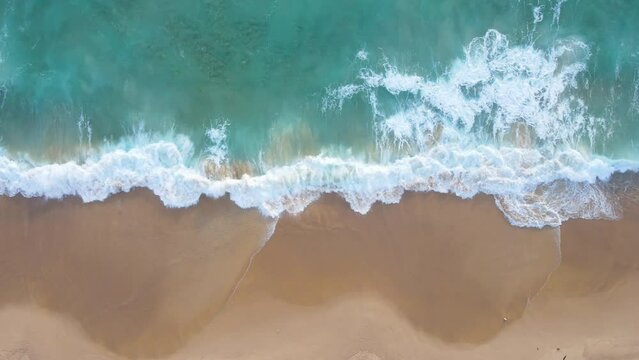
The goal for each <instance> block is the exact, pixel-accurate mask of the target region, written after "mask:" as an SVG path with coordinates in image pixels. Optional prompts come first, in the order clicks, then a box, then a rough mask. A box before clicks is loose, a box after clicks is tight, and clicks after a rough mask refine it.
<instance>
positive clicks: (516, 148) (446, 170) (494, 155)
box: [0, 30, 639, 227]
mask: <svg viewBox="0 0 639 360" xmlns="http://www.w3.org/2000/svg"><path fill="white" fill-rule="evenodd" d="M588 56H589V49H588V47H587V46H586V45H585V44H584V43H582V42H580V41H578V40H563V41H559V42H557V44H555V46H554V47H552V48H551V49H549V50H547V51H542V50H539V49H535V48H534V47H533V46H532V45H526V46H510V45H509V43H508V39H507V38H506V36H504V35H502V34H500V33H499V32H497V31H495V30H490V31H488V32H487V33H486V35H485V36H483V37H480V38H477V39H475V40H473V41H472V42H471V43H470V44H469V45H468V46H467V47H466V49H465V56H464V57H463V58H462V59H459V60H457V61H455V62H454V63H453V64H452V66H451V67H450V69H449V71H448V72H447V73H446V74H444V75H442V76H440V77H439V78H437V79H435V80H427V79H425V78H423V77H421V76H418V75H407V74H402V73H401V72H400V71H399V70H398V69H397V68H396V67H394V66H391V65H389V64H384V65H383V66H382V71H381V72H377V71H375V70H374V69H372V68H373V66H371V67H366V66H365V67H363V69H362V70H361V71H360V74H359V76H358V77H357V78H356V79H355V80H354V82H353V83H350V84H346V85H342V86H338V87H336V88H335V89H332V90H329V91H328V93H327V95H326V97H325V100H324V109H325V111H340V109H341V108H342V107H343V106H344V104H345V103H346V102H348V101H354V100H355V99H356V98H363V99H365V101H366V102H367V103H368V104H369V105H370V107H371V113H372V121H373V122H374V124H375V131H376V139H377V151H378V153H379V155H380V156H379V157H378V158H379V160H378V161H364V160H362V159H361V158H359V157H357V156H355V155H340V156H336V155H333V154H332V155H330V156H329V155H326V154H322V153H320V154H318V155H315V156H306V157H303V158H300V159H298V160H295V161H293V162H290V163H289V164H287V165H282V166H267V165H264V164H260V171H258V172H254V173H248V172H245V173H244V174H242V172H240V173H238V176H235V177H233V176H227V173H225V172H220V171H219V169H223V168H227V169H228V168H229V167H233V166H234V163H233V161H231V160H229V159H228V156H227V154H226V152H227V145H226V135H225V131H226V129H227V127H228V126H229V124H228V123H227V122H224V123H221V124H220V125H219V126H217V127H213V128H211V129H209V131H207V135H208V136H209V138H210V140H211V143H212V145H211V146H210V148H209V149H208V151H207V153H206V154H205V155H204V156H202V157H197V156H194V150H193V145H192V142H191V141H190V140H189V139H188V138H187V137H185V136H181V135H174V136H171V137H166V138H154V137H150V136H142V137H140V136H138V137H134V138H130V139H125V140H123V141H122V142H121V143H120V144H119V145H110V146H103V147H102V148H100V149H97V150H94V151H93V152H91V153H90V154H88V155H87V157H86V159H84V160H83V161H81V162H80V161H70V162H67V163H56V164H34V163H33V162H30V161H27V160H26V159H20V158H17V157H16V156H12V155H10V154H8V153H4V154H1V156H0V193H1V194H3V195H8V196H15V195H18V194H20V195H23V196H27V197H36V196H42V197H47V198H60V197H64V196H71V195H76V196H79V197H81V198H82V199H83V200H84V201H101V200H104V199H105V198H107V197H108V196H110V195H112V194H115V193H118V192H126V191H129V190H131V189H133V188H137V187H144V188H148V189H150V190H152V191H153V192H154V193H155V194H156V195H157V196H159V197H160V199H161V200H162V201H163V202H164V204H165V205H166V206H169V207H186V206H191V205H193V204H195V203H197V202H198V200H199V199H200V197H201V196H202V195H204V196H208V197H212V198H218V197H221V196H224V195H226V194H228V195H229V196H230V198H231V200H233V201H234V202H235V203H236V204H238V205H239V206H241V207H243V208H259V209H260V210H261V212H262V213H263V214H264V215H266V216H272V217H277V216H279V215H280V214H282V213H283V212H291V213H296V212H300V211H301V210H303V209H304V208H305V207H306V206H307V205H308V204H310V203H311V202H313V201H315V200H316V199H318V198H319V197H320V195H321V194H323V193H337V194H339V195H340V196H342V197H343V198H344V199H345V200H346V201H348V203H349V204H350V205H351V207H352V209H353V210H354V211H357V212H360V213H365V212H367V211H368V210H369V209H370V207H371V205H372V204H373V203H375V202H377V201H381V202H384V203H395V202H398V201H399V200H400V198H401V196H402V195H403V193H404V192H405V191H420V192H425V191H434V192H441V193H453V194H455V195H457V196H459V197H462V198H469V197H472V196H474V195H476V194H478V193H485V194H490V195H494V196H495V199H496V202H497V205H498V206H499V208H500V209H501V210H502V211H503V212H504V215H505V216H506V218H507V219H508V220H509V221H510V223H512V224H513V225H516V226H532V227H543V226H547V225H550V226H557V225H559V224H561V222H562V221H564V220H566V219H570V218H616V217H618V216H619V211H618V210H617V209H618V207H617V206H616V205H615V199H614V197H613V196H611V193H610V191H608V189H607V187H606V185H605V182H606V181H607V180H609V179H610V177H611V176H612V175H613V174H615V173H622V172H627V171H637V170H639V163H638V162H636V161H633V160H624V159H610V158H607V157H605V156H601V155H597V154H595V153H594V151H592V150H591V149H593V148H594V146H595V145H596V144H597V143H598V142H603V141H605V139H606V136H608V135H607V134H608V132H607V128H606V121H605V119H601V118H598V117H595V116H592V115H590V114H589V111H588V107H587V104H586V102H585V100H583V99H582V97H580V95H581V94H582V93H583V92H584V91H585V90H584V88H583V87H584V86H586V85H587V84H586V80H585V79H584V78H583V73H584V72H585V71H586V65H585V61H586V60H587V58H588ZM358 59H360V60H361V61H362V62H365V61H366V57H365V56H359V55H358ZM211 166H212V168H213V169H214V172H215V169H217V170H218V173H217V174H213V175H212V174H211V171H209V170H210V168H211Z"/></svg>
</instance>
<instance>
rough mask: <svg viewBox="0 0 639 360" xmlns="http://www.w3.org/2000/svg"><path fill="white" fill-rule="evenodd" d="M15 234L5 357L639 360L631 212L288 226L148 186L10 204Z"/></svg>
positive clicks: (341, 205)
mask: <svg viewBox="0 0 639 360" xmlns="http://www.w3.org/2000/svg"><path fill="white" fill-rule="evenodd" d="M0 228H1V229H2V230H3V231H2V237H0V243H1V244H2V249H3V251H2V252H1V254H0V270H1V271H0V273H1V274H2V276H1V277H0V288H2V289H3V290H2V292H0V323H1V324H3V326H1V327H0V359H69V358H86V359H124V358H153V359H302V358H303V359H353V360H372V359H424V358H437V359H500V358H503V359H506V358H517V359H563V358H564V356H565V357H566V359H633V358H637V357H639V336H637V335H636V334H639V322H638V321H636V320H639V308H637V306H636V301H635V300H634V299H637V296H639V272H637V270H638V268H639V243H637V241H636V239H637V237H636V234H637V233H638V231H639V207H638V206H637V205H636V203H634V202H631V201H627V202H626V203H624V218H623V219H621V220H618V221H604V220H572V221H568V222H566V223H565V224H564V225H562V226H561V227H560V228H551V227H546V228H543V229H529V228H517V227H513V226H512V225H510V224H508V222H507V221H506V220H505V219H504V217H503V215H502V214H501V212H500V211H499V210H498V209H497V207H496V206H495V204H494V200H493V199H492V198H491V197H488V196H480V197H476V198H474V199H472V200H461V199H458V198H456V197H453V196H449V195H442V194H434V193H429V194H423V193H422V194H420V193H407V194H405V195H404V197H403V199H402V200H401V202H400V203H399V204H394V205H383V204H376V205H374V207H373V209H372V210H371V211H370V212H369V213H368V214H366V215H361V214H357V213H355V212H353V211H352V210H351V209H350V208H349V206H348V204H347V203H346V202H344V201H343V200H342V199H340V198H338V197H336V196H332V195H326V196H324V197H322V198H321V199H320V200H319V201H317V202H315V203H314V204H312V205H311V206H309V207H307V208H306V209H305V210H304V211H303V212H302V213H300V214H297V215H287V216H283V217H282V218H280V219H279V220H278V221H277V223H276V222H275V220H273V219H268V218H265V217H263V216H262V215H260V214H259V213H258V212H257V211H255V210H243V209H240V208H238V207H237V206H235V205H234V204H233V203H232V202H230V201H229V200H227V199H218V200H209V199H204V198H203V199H202V200H201V201H200V203H199V204H198V205H197V206H194V207H191V208H188V209H167V208H165V207H164V206H163V205H162V203H161V202H160V201H159V200H158V199H157V198H156V197H155V196H154V195H152V194H151V193H149V192H148V191H145V190H137V191H134V192H132V193H128V194H118V195H116V196H114V197H112V198H109V199H108V200H106V201H105V202H101V203H90V204H84V203H82V202H81V201H79V200H78V199H76V198H67V199H65V200H61V201H53V200H49V201H46V200H43V199H24V198H20V197H14V198H6V197H5V198H1V199H0ZM267 240H268V241H267Z"/></svg>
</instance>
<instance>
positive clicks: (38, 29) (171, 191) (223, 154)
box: [0, 0, 639, 226]
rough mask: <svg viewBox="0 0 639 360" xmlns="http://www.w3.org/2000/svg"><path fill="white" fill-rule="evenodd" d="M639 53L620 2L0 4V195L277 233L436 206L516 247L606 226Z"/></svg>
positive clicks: (7, 0)
mask: <svg viewBox="0 0 639 360" xmlns="http://www.w3.org/2000/svg"><path fill="white" fill-rule="evenodd" d="M638 33H639V4H637V2H636V1H634V0H529V1H527V0H484V1H470V0H446V1H445V0H396V1H368V0H351V1H342V0H325V1H315V0H245V1H235V0H233V1H231V0H229V1H226V0H183V1H172V0H139V1H128V0H60V1H46V0H3V1H0V60H1V62H0V194H4V195H17V194H22V195H24V196H45V197H52V198H59V197H63V196H68V195H78V196H80V197H82V198H83V199H84V200H85V201H96V200H103V199H104V198H106V197H107V196H109V195H111V194H114V193H117V192H120V191H129V190H130V189H132V188H135V187H147V188H150V189H151V190H152V191H153V192H155V193H156V194H157V195H158V196H160V198H161V199H162V201H164V203H165V204H166V205H167V206H188V205H192V204H194V203H196V202H197V201H198V199H199V197H200V196H201V195H206V196H211V197H219V196H222V195H224V194H229V195H230V197H231V199H232V200H234V201H235V202H236V203H237V204H238V205H240V206H242V207H258V208H260V209H261V210H262V211H263V212H264V213H265V214H267V215H269V216H278V215H279V214H281V213H282V212H285V211H288V212H297V211H300V210H301V209H303V208H304V207H305V206H306V205H307V204H308V203H310V202H312V201H314V200H315V199H317V198H318V197H319V196H320V195H321V194H322V193H327V192H333V193H338V194H340V195H341V196H342V197H344V198H345V199H346V200H347V201H348V202H349V203H350V204H351V206H352V208H353V209H354V210H356V211H359V212H366V211H368V209H369V208H370V206H371V204H372V203H374V202H376V201H383V202H386V203H392V202H396V201H399V198H401V195H402V193H403V192H404V191H406V190H411V191H438V192H450V193H454V194H457V195H458V196H461V197H472V196H474V195H475V194H477V193H487V194H492V195H494V196H495V197H496V201H497V204H498V206H499V207H500V209H502V210H503V211H504V213H505V214H506V217H507V218H508V219H509V220H510V221H511V223H513V224H515V225H519V226H544V225H558V224H560V223H561V222H562V221H564V220H566V219H569V218H575V217H577V218H614V217H617V216H619V213H618V207H617V205H616V203H615V202H614V201H613V200H611V199H612V198H613V197H612V196H610V191H609V189H608V188H607V187H606V186H608V185H605V183H606V182H607V181H608V180H609V179H610V178H611V176H613V175H614V174H615V173H622V172H626V171H637V170H639V163H638V162H637V161H639V41H637V40H636V34H638ZM602 184H604V185H602Z"/></svg>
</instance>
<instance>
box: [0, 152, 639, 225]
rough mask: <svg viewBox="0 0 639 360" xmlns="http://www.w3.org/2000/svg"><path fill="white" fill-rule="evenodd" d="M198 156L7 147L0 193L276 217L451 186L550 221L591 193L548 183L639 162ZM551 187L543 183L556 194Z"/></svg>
mask: <svg viewBox="0 0 639 360" xmlns="http://www.w3.org/2000/svg"><path fill="white" fill-rule="evenodd" d="M190 153H191V152H190V150H189V148H188V146H180V145H178V144H176V143H174V142H166V141H159V142H155V143H148V144H145V145H141V146H136V147H133V148H131V149H129V150H121V149H120V150H112V151H110V152H107V153H103V154H101V155H99V156H98V157H97V158H90V159H88V160H87V161H86V163H84V164H78V163H75V162H68V163H64V164H47V165H39V166H33V165H25V163H23V162H20V161H16V160H11V159H10V158H9V157H8V156H6V154H5V155H4V156H0V193H2V194H5V195H9V196H13V195H17V194H21V195H23V196H27V197H35V196H44V197H47V198H61V197H63V196H69V195H77V196H80V197H81V198H82V199H83V200H84V201H87V202H89V201H101V200H104V199H106V198H107V197H108V196H109V195H112V194H115V193H118V192H126V191H129V190H131V189H133V188H136V187H144V188H148V189H150V190H151V191H153V192H154V193H155V194H156V195H157V196H159V198H160V199H161V200H162V201H163V202H164V204H165V205H166V206H169V207H185V206H190V205H193V204H195V203H197V202H198V200H199V198H200V196H201V195H205V196H209V197H213V198H218V197H220V196H223V195H225V194H227V193H228V194H229V195H230V198H231V199H232V200H233V201H234V202H235V203H236V204H238V205H239V206H240V207H243V208H249V207H255V208H259V209H260V210H261V211H262V212H263V213H264V214H265V215H267V216H273V217H275V216H279V215H280V214H281V213H283V212H291V213H296V212H299V211H301V210H303V209H304V207H306V206H307V205H308V204H310V203H311V202H312V201H314V200H316V199H317V198H318V197H319V196H320V195H321V194H323V193H338V194H340V195H341V196H342V197H344V199H346V200H347V201H348V202H349V203H350V205H351V207H352V208H353V210H355V211H357V212H360V213H366V212H367V211H368V210H369V209H370V207H371V205H372V204H373V203H374V202H376V201H381V202H384V203H396V202H398V201H399V199H400V198H401V195H402V194H403V192H404V191H406V190H409V191H436V192H443V193H448V192H450V193H453V194H456V195H458V196H460V197H462V198H469V197H472V196H474V195H476V194H478V193H486V194H494V195H497V202H498V204H499V205H500V207H501V208H502V209H503V210H504V212H505V215H506V217H507V218H508V219H509V220H510V221H511V223H512V224H514V225H518V226H544V225H559V224H560V223H561V221H563V220H565V219H567V218H571V217H583V216H584V214H585V213H584V212H583V210H585V209H586V208H585V207H584V206H581V205H580V202H579V199H581V198H583V197H582V196H576V195H575V194H576V192H577V190H574V191H572V192H564V193H565V194H567V195H566V196H568V197H567V198H566V201H565V202H564V201H561V200H559V199H557V198H556V197H555V195H552V196H550V195H548V196H544V195H543V193H542V195H539V193H536V191H537V192H538V191H540V186H542V185H549V184H553V183H555V182H557V181H562V182H566V183H570V184H577V185H578V186H581V187H583V188H588V186H590V185H593V184H596V182H597V181H598V180H606V179H608V178H609V176H610V175H611V174H612V173H614V172H623V171H627V170H636V169H639V164H637V163H633V162H630V161H612V160H606V159H602V158H589V157H585V156H584V155H583V154H581V153H579V152H577V151H575V150H566V151H564V152H559V153H557V154H556V155H555V157H554V158H551V159H549V158H546V157H545V156H544V155H542V154H541V153H540V152H539V151H538V150H535V149H518V148H505V147H504V148H501V149H495V148H493V147H491V146H479V147H477V148H476V149H473V150H466V149H462V148H458V147H454V146H435V147H433V148H432V149H430V150H429V151H428V152H425V153H423V154H419V155H415V156H409V157H404V158H402V159H399V160H397V161H394V162H390V163H387V164H370V163H365V162H362V161H358V160H354V159H343V158H335V157H324V156H315V157H307V158H304V159H302V160H300V161H298V162H295V163H293V164H291V165H288V166H283V167H277V168H273V169H271V170H268V171H266V172H265V173H264V174H263V175H258V176H248V175H245V176H244V177H242V178H241V179H226V180H210V179H208V178H206V177H205V175H204V174H203V173H202V172H200V171H198V170H196V169H195V168H193V167H189V166H187V165H186V164H187V163H188V161H189V157H190V156H191V155H190ZM577 185H575V186H577ZM575 189H576V187H575ZM553 190H556V189H552V188H551V189H542V191H547V194H551V193H552V194H556V193H557V192H556V191H553ZM582 192H583V191H582ZM589 194H590V195H588V196H589V198H588V199H590V200H588V201H587V203H586V204H585V205H587V206H588V207H589V208H588V209H587V210H588V213H587V214H588V217H611V216H614V215H615V214H614V212H612V211H611V210H610V209H609V205H605V206H594V205H593V204H594V202H595V201H600V200H596V199H595V200H593V199H594V198H593V196H595V195H596V194H595V195H592V194H591V193H589ZM595 197H596V196H595ZM597 199H599V198H597ZM568 200H569V201H568Z"/></svg>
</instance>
